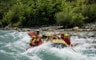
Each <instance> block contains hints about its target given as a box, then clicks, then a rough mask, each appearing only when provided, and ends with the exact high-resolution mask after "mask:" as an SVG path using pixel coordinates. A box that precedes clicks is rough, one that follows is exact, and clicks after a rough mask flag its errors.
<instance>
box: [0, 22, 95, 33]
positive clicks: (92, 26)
mask: <svg viewBox="0 0 96 60" xmlns="http://www.w3.org/2000/svg"><path fill="white" fill-rule="evenodd" d="M62 27H63V26H48V27H30V28H18V27H14V28H11V27H10V28H9V27H5V28H0V30H16V31H23V32H24V31H34V30H36V29H40V30H42V31H50V30H53V29H54V30H63V31H96V22H95V23H90V24H85V25H83V26H82V27H78V26H75V27H73V28H69V29H61V28H62Z"/></svg>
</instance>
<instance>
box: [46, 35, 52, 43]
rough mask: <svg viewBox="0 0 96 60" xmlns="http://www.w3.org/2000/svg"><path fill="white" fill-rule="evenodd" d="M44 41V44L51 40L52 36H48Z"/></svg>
mask: <svg viewBox="0 0 96 60" xmlns="http://www.w3.org/2000/svg"><path fill="white" fill-rule="evenodd" d="M45 40H46V42H47V41H50V40H52V34H48V35H47V38H46V39H45Z"/></svg>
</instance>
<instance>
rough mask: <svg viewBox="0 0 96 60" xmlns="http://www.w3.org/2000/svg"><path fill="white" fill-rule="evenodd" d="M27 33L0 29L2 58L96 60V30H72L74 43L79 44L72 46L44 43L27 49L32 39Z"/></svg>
mask: <svg viewBox="0 0 96 60" xmlns="http://www.w3.org/2000/svg"><path fill="white" fill-rule="evenodd" d="M27 33H28V32H18V31H14V30H0V60H96V32H70V34H71V35H72V36H71V41H72V44H77V45H76V46H74V47H72V48H63V49H58V48H55V47H50V44H49V43H44V44H42V45H41V46H38V47H35V48H31V49H29V50H27V51H26V48H27V47H29V45H28V42H29V40H30V39H31V38H30V36H28V34H27ZM74 50H75V51H74Z"/></svg>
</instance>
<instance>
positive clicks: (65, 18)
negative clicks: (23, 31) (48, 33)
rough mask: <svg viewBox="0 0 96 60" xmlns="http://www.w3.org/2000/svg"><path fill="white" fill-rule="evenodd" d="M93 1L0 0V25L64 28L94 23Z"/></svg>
mask: <svg viewBox="0 0 96 60" xmlns="http://www.w3.org/2000/svg"><path fill="white" fill-rule="evenodd" d="M95 3H96V1H95V0H0V25H2V26H3V27H5V26H7V25H9V24H10V27H31V26H42V25H53V24H58V25H63V26H64V27H65V28H67V27H73V26H81V25H83V24H84V23H90V22H95V21H96V4H95Z"/></svg>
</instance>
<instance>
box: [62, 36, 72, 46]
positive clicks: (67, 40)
mask: <svg viewBox="0 0 96 60" xmlns="http://www.w3.org/2000/svg"><path fill="white" fill-rule="evenodd" d="M63 40H64V41H65V42H66V43H67V44H68V45H71V41H70V37H64V39H63Z"/></svg>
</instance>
